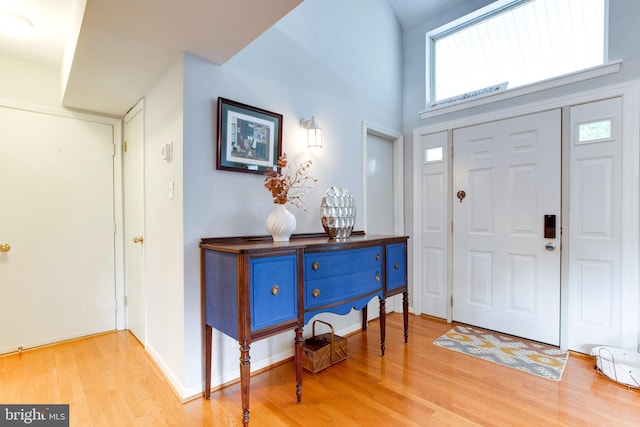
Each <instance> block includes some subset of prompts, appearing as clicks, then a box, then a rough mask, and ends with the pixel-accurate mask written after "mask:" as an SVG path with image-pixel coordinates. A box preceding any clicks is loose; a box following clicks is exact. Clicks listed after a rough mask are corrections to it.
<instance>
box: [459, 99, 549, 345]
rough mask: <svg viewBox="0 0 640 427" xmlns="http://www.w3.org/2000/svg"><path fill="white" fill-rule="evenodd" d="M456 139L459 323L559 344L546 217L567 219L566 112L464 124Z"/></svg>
mask: <svg viewBox="0 0 640 427" xmlns="http://www.w3.org/2000/svg"><path fill="white" fill-rule="evenodd" d="M453 144H454V149H455V151H454V153H455V156H454V160H453V171H454V188H453V191H454V193H457V195H458V197H457V198H455V199H454V202H453V221H454V223H453V320H455V321H460V322H464V323H469V324H472V325H476V326H480V327H484V328H488V329H493V330H497V331H501V332H505V333H508V334H512V335H517V336H521V337H525V338H530V339H533V340H537V341H541V342H546V343H550V344H555V345H558V344H559V329H560V324H559V321H560V250H559V249H557V250H547V249H546V247H547V244H549V248H550V249H553V248H554V247H555V246H559V243H558V242H559V236H557V237H556V238H555V239H545V238H544V216H545V215H556V218H560V188H561V180H560V148H561V146H560V111H559V110H555V111H549V112H543V113H537V114H532V115H529V116H525V117H516V118H512V119H507V120H501V121H498V122H492V123H486V124H481V125H477V126H471V127H467V128H462V129H456V130H454V134H453ZM460 191H464V194H462V195H461V193H459V192H460Z"/></svg>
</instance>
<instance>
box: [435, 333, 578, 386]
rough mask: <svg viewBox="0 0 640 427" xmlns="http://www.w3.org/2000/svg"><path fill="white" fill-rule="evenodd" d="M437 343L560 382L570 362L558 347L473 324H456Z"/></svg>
mask: <svg viewBox="0 0 640 427" xmlns="http://www.w3.org/2000/svg"><path fill="white" fill-rule="evenodd" d="M433 343H434V344H435V345H438V346H440V347H444V348H448V349H449V350H455V351H459V352H461V353H464V354H468V355H470V356H475V357H479V358H481V359H485V360H489V361H491V362H494V363H498V364H500V365H504V366H508V367H510V368H515V369H519V370H521V371H524V372H529V373H531V374H534V375H538V376H541V377H544V378H548V379H550V380H554V381H560V378H561V377H562V372H564V367H565V365H566V362H567V353H566V352H563V351H561V350H560V349H558V348H557V347H553V346H550V345H547V344H540V343H536V342H532V341H527V340H524V339H521V338H516V337H512V336H510V335H503V334H500V333H497V332H490V331H484V330H482V329H477V328H472V327H470V326H456V327H455V328H453V329H451V330H450V331H449V332H447V333H446V334H444V335H442V336H441V337H440V338H438V339H436V340H435V341H434V342H433Z"/></svg>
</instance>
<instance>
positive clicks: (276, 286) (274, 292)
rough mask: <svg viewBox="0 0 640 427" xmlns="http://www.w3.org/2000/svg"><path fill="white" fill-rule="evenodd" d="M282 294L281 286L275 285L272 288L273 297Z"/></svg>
mask: <svg viewBox="0 0 640 427" xmlns="http://www.w3.org/2000/svg"><path fill="white" fill-rule="evenodd" d="M279 293H280V286H278V285H273V287H272V288H271V295H278V294H279Z"/></svg>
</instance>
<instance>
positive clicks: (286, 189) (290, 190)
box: [264, 153, 317, 212]
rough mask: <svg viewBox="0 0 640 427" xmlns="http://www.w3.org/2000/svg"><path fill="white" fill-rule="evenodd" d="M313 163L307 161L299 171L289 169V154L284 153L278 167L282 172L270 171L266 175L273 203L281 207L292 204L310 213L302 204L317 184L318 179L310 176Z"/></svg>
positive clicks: (265, 181) (267, 186)
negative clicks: (304, 197)
mask: <svg viewBox="0 0 640 427" xmlns="http://www.w3.org/2000/svg"><path fill="white" fill-rule="evenodd" d="M311 163H312V161H311V160H307V161H306V162H304V163H302V164H301V165H300V167H298V168H297V169H296V168H290V167H289V168H287V166H288V165H289V161H288V160H287V154H286V153H283V154H282V155H281V156H280V157H279V158H278V162H277V165H278V169H279V170H280V172H278V171H275V170H273V169H269V170H268V171H267V172H266V173H265V174H264V176H265V178H264V186H265V187H266V189H267V190H269V192H271V196H272V197H273V203H276V204H279V205H284V204H285V203H291V204H292V205H293V206H295V207H296V208H298V209H300V210H302V211H304V212H308V211H307V209H306V208H305V207H304V203H303V202H302V196H304V195H305V194H308V193H310V192H312V191H313V190H314V189H315V183H316V182H317V179H315V178H312V177H310V176H309V175H308V172H309V169H310V168H311Z"/></svg>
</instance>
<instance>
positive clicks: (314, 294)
mask: <svg viewBox="0 0 640 427" xmlns="http://www.w3.org/2000/svg"><path fill="white" fill-rule="evenodd" d="M311 295H313V297H314V298H318V297H319V296H320V289H318V288H315V289H314V290H313V292H311Z"/></svg>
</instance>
